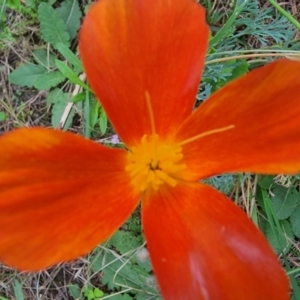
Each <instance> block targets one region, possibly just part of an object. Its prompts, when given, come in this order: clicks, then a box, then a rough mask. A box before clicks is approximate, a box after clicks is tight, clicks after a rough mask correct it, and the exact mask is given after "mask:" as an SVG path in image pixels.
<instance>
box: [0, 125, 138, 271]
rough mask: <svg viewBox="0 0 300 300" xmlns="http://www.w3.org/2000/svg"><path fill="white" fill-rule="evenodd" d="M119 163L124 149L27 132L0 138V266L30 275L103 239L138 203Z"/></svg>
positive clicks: (68, 136)
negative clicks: (0, 264) (26, 272)
mask: <svg viewBox="0 0 300 300" xmlns="http://www.w3.org/2000/svg"><path fill="white" fill-rule="evenodd" d="M125 161H126V152H125V151H123V150H120V149H110V148H107V147H104V146H102V145H99V144H96V143H94V142H92V141H89V140H87V139H85V138H83V137H80V136H76V135H75V134H71V133H63V132H59V131H55V130H50V129H41V128H35V129H18V130H16V131H14V132H11V133H8V134H6V135H4V136H2V137H1V138H0V260H2V261H3V262H4V263H6V264H8V265H10V266H13V267H16V268H19V269H22V270H38V269H42V268H45V267H48V266H50V265H52V264H55V263H58V262H60V261H67V260H70V259H74V258H76V257H78V256H80V255H82V254H85V253H87V252H88V251H90V250H92V249H93V248H94V247H95V246H96V245H97V244H98V243H100V242H102V241H104V240H105V239H107V238H108V237H109V236H110V235H112V233H113V232H114V231H115V230H116V229H117V228H118V227H119V226H120V225H121V224H122V223H123V222H124V221H125V220H126V219H127V218H128V217H129V215H130V214H131V212H132V211H133V210H134V209H135V207H136V205H137V203H138V201H139V195H136V194H135V193H134V192H133V189H132V187H131V185H130V179H129V178H128V175H127V172H126V171H125ZM120 208H121V209H120Z"/></svg>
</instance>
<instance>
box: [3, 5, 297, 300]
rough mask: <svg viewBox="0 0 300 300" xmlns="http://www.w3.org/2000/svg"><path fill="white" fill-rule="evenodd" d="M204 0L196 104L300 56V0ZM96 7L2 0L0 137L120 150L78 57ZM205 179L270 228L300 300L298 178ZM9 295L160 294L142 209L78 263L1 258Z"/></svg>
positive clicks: (124, 298) (119, 298) (90, 299)
mask: <svg viewBox="0 0 300 300" xmlns="http://www.w3.org/2000/svg"><path fill="white" fill-rule="evenodd" d="M200 2H201V4H202V5H203V6H205V7H206V9H207V21H208V23H209V25H210V27H211V39H210V46H209V51H208V55H207V58H206V67H205V72H204V75H203V78H202V82H201V83H200V85H199V94H198V95H197V103H196V105H201V102H202V101H205V99H206V98H207V97H208V96H209V95H210V94H211V93H213V92H214V91H216V90H218V89H219V88H220V87H222V86H223V85H225V84H226V83H228V82H229V81H231V80H233V79H234V78H236V77H239V76H241V75H243V74H245V73H246V72H248V71H249V70H251V69H253V68H255V67H257V66H260V65H263V64H265V63H267V62H269V61H272V60H275V59H277V58H279V57H288V58H290V59H298V60H300V40H299V37H300V35H299V30H300V24H299V22H298V21H297V16H298V19H299V15H300V4H296V2H295V3H294V2H292V1H291V2H290V3H294V4H291V5H290V4H287V3H288V2H284V1H278V3H277V2H276V1H267V0H266V1H263V0H248V1H247V0H243V1H242V0H235V1H211V0H203V1H200ZM280 2H282V3H280ZM89 5H90V3H89V2H88V0H86V1H80V2H79V1H77V0H63V1H56V0H50V1H47V2H45V1H42V0H27V1H21V0H4V1H2V4H0V58H1V66H0V75H1V77H0V80H1V84H0V90H1V94H0V134H3V133H5V132H7V131H9V130H12V129H14V128H17V127H20V126H51V127H54V128H59V129H62V130H70V131H73V132H77V133H78V134H81V135H84V136H86V137H87V138H91V139H94V140H97V141H99V142H102V143H106V144H108V145H111V146H112V147H122V144H121V143H120V141H119V140H118V137H117V136H116V135H115V133H114V132H113V129H112V127H111V126H110V124H109V123H108V121H107V117H106V114H105V112H104V110H103V109H102V107H101V105H100V104H99V102H98V101H97V100H96V99H95V97H94V96H93V94H92V92H91V90H90V88H89V86H88V85H87V83H86V82H85V76H84V74H83V68H82V64H81V61H80V58H79V56H78V50H77V33H78V30H79V28H80V24H81V20H82V17H83V15H84V14H85V11H86V10H87V9H88V7H89ZM241 101H242V99H241ZM279 113H280V112H279ZM249 126H251V124H249ZM74 151H76V149H75V150H74ZM270 151H272V145H270ZM291 151H292V149H291ZM207 183H209V184H211V185H213V186H214V187H216V188H217V189H219V190H221V191H222V192H223V193H225V194H227V195H228V196H229V197H230V198H231V199H232V200H233V201H235V202H236V204H238V205H240V206H241V207H242V208H243V209H244V210H245V211H246V212H247V214H248V215H249V216H250V217H251V218H252V220H253V221H254V222H255V223H256V224H257V226H259V228H260V229H261V230H262V231H263V233H264V234H265V236H266V237H267V239H268V241H269V242H270V244H271V245H272V247H273V249H274V250H275V252H276V253H277V254H278V257H279V259H280V261H281V262H282V265H283V266H284V267H285V269H286V272H287V274H288V276H289V277H290V281H291V285H292V289H293V294H292V299H298V300H300V285H299V284H300V279H299V274H300V243H299V238H300V195H299V192H300V189H299V187H300V176H299V175H296V176H282V175H277V176H254V175H251V174H228V175H224V176H216V177H213V178H211V179H208V180H207ZM20 247H22V245H20ZM170 247H172V245H170ZM212 247H213V245H212ZM183 276H184V274H183ZM7 299H17V300H23V299H82V300H84V299H87V300H96V299H113V300H132V299H137V300H146V299H148V300H150V299H153V300H154V299H155V300H158V299H161V297H160V294H159V290H158V288H157V284H156V281H155V277H154V275H153V272H152V267H151V264H150V262H149V256H148V252H147V248H146V244H145V241H144V238H143V236H142V235H141V223H140V216H139V210H137V211H136V213H135V214H134V215H133V216H132V217H131V219H130V220H129V221H128V222H127V223H126V224H125V225H124V226H123V227H122V228H120V229H119V230H118V231H117V232H116V233H115V234H114V236H112V237H111V239H110V240H108V241H107V242H106V243H105V244H102V245H100V246H99V247H98V248H97V249H95V250H94V251H93V252H92V253H90V254H89V255H87V256H85V257H82V258H80V259H78V260H77V261H74V262H69V263H66V264H63V265H58V266H54V267H53V268H51V269H49V270H45V271H41V272H39V273H35V274H28V273H18V272H17V271H15V270H13V269H10V268H8V267H6V266H4V265H0V300H7Z"/></svg>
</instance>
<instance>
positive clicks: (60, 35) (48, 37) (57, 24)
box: [38, 2, 70, 46]
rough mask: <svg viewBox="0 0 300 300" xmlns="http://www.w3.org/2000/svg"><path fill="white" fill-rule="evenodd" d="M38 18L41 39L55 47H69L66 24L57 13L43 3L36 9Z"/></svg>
mask: <svg viewBox="0 0 300 300" xmlns="http://www.w3.org/2000/svg"><path fill="white" fill-rule="evenodd" d="M38 18H39V21H40V25H41V33H42V38H43V39H44V40H45V41H46V42H47V43H50V44H52V45H53V46H55V44H57V43H62V44H65V45H66V46H69V45H70V43H69V41H70V35H69V33H68V31H67V27H66V24H65V23H64V21H63V19H62V18H61V16H60V15H59V13H58V12H57V11H56V10H55V9H54V8H53V7H52V6H51V5H49V4H47V3H45V2H43V3H41V4H40V5H39V8H38Z"/></svg>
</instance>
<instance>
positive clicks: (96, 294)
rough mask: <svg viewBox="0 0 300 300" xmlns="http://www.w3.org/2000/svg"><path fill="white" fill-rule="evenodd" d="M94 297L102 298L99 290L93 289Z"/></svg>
mask: <svg viewBox="0 0 300 300" xmlns="http://www.w3.org/2000/svg"><path fill="white" fill-rule="evenodd" d="M94 295H95V297H96V298H101V297H103V296H104V293H103V292H102V291H101V290H100V289H98V288H95V289H94Z"/></svg>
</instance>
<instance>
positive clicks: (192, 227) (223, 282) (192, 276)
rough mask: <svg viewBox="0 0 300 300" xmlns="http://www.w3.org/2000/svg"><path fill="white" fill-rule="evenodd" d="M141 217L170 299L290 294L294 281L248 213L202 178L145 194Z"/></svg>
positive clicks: (248, 299)
mask: <svg viewBox="0 0 300 300" xmlns="http://www.w3.org/2000/svg"><path fill="white" fill-rule="evenodd" d="M142 221H143V226H144V233H145V237H146V240H147V245H148V249H149V252H150V258H151V261H152V264H153V267H154V273H155V274H156V276H157V279H158V282H159V285H160V287H161V291H162V294H163V296H164V299H166V300H182V299H185V300H195V299H197V300H200V299H222V300H233V299H234V300H235V299H244V300H253V299H261V300H263V299H272V300H288V298H289V297H288V292H289V283H288V279H287V277H286V275H285V273H284V271H283V269H282V267H281V266H280V264H279V262H278V261H277V258H276V256H275V254H274V252H273V251H272V250H271V248H270V246H269V244H268V243H267V241H266V239H265V238H264V236H263V235H262V234H261V232H260V231H259V230H258V229H257V228H256V227H255V225H254V224H253V223H252V222H251V221H250V219H249V218H248V217H247V215H246V214H245V213H244V212H243V211H242V210H241V209H240V208H238V207H237V206H236V205H235V204H234V203H233V202H231V201H230V200H229V199H228V198H226V197H225V196H224V195H222V194H220V193H219V192H218V191H216V190H214V189H213V188H211V187H209V186H206V185H204V184H200V183H191V184H187V183H185V184H183V183H181V184H178V185H177V186H176V187H175V188H172V189H171V188H166V189H161V190H159V191H158V192H156V193H149V194H146V196H145V199H144V200H143V202H142Z"/></svg>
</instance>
